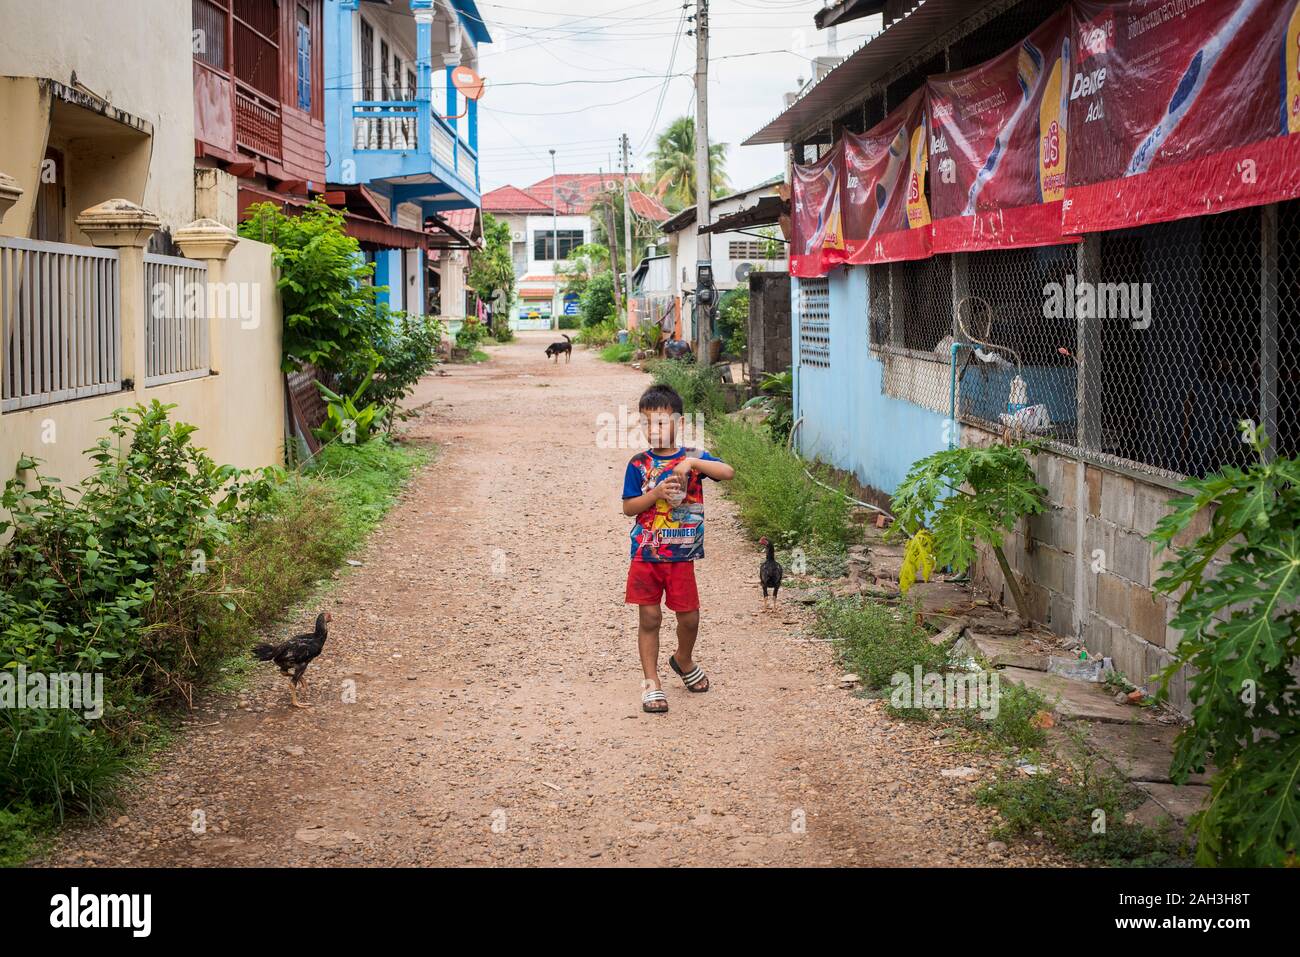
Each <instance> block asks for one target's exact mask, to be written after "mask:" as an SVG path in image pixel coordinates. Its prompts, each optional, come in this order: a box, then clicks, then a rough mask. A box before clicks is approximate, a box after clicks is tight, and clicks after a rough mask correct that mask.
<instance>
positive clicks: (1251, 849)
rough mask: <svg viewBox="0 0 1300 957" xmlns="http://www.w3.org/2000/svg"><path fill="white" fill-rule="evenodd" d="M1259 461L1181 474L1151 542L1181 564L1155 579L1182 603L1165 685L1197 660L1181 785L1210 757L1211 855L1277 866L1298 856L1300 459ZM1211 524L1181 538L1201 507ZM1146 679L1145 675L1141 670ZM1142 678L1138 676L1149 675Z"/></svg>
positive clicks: (1254, 443) (1254, 438)
mask: <svg viewBox="0 0 1300 957" xmlns="http://www.w3.org/2000/svg"><path fill="white" fill-rule="evenodd" d="M1241 426H1242V433H1243V437H1244V438H1245V440H1246V441H1247V442H1248V443H1249V445H1250V447H1251V448H1252V449H1253V451H1254V452H1255V454H1256V456H1257V458H1256V461H1254V462H1253V463H1252V464H1250V465H1248V466H1246V467H1245V468H1237V467H1233V466H1227V467H1224V468H1223V469H1221V470H1220V471H1219V473H1218V474H1215V475H1210V476H1207V477H1206V478H1203V479H1196V478H1193V479H1188V480H1187V481H1186V482H1184V483H1183V488H1184V490H1185V492H1186V494H1185V495H1183V496H1180V497H1179V498H1176V499H1174V500H1173V501H1171V502H1170V503H1169V505H1170V514H1168V515H1167V516H1165V517H1164V518H1163V519H1161V521H1160V523H1159V524H1158V525H1157V526H1156V529H1155V532H1154V533H1153V534H1152V536H1151V539H1152V540H1153V541H1154V542H1156V543H1157V544H1158V545H1160V546H1162V547H1163V548H1165V549H1169V550H1170V552H1169V558H1170V560H1169V561H1168V562H1167V563H1166V564H1165V565H1164V567H1163V569H1162V572H1163V574H1162V576H1161V578H1160V579H1159V580H1158V581H1157V582H1156V583H1155V588H1156V590H1157V591H1159V592H1163V593H1164V594H1167V595H1169V596H1170V597H1171V598H1173V599H1176V600H1177V602H1178V611H1177V614H1176V615H1175V617H1174V619H1173V621H1172V622H1171V623H1170V624H1171V626H1172V627H1173V628H1175V629H1177V630H1178V631H1179V632H1180V633H1181V637H1180V638H1179V641H1178V646H1177V648H1176V649H1175V651H1174V659H1173V661H1172V662H1171V663H1170V664H1169V665H1168V667H1167V668H1166V669H1165V670H1164V672H1163V673H1162V674H1161V676H1160V682H1161V693H1162V694H1167V693H1168V688H1169V683H1170V682H1171V681H1173V680H1174V679H1175V678H1176V677H1177V676H1178V675H1179V674H1180V672H1183V671H1184V669H1186V673H1187V674H1188V675H1189V678H1188V684H1189V696H1190V698H1191V701H1192V723H1191V724H1190V725H1188V726H1187V727H1186V728H1184V729H1183V730H1182V731H1181V732H1180V733H1179V735H1178V739H1177V741H1176V743H1175V747H1174V761H1173V767H1172V770H1171V773H1172V776H1173V779H1174V780H1175V781H1176V782H1179V783H1181V782H1183V781H1185V780H1186V779H1187V776H1188V775H1189V774H1190V773H1191V772H1192V771H1204V770H1205V769H1206V768H1207V767H1208V766H1210V765H1213V766H1214V767H1216V768H1217V769H1218V770H1217V771H1216V773H1215V775H1214V778H1213V780H1212V781H1211V788H1212V797H1211V799H1210V801H1209V802H1208V803H1207V805H1206V807H1205V809H1204V810H1203V811H1201V812H1200V813H1199V814H1197V815H1196V817H1195V818H1194V819H1193V822H1192V825H1193V828H1194V829H1195V830H1196V833H1197V838H1198V840H1197V860H1198V863H1201V864H1223V865H1230V866H1234V867H1242V866H1253V867H1261V866H1279V865H1292V866H1294V865H1295V864H1296V863H1297V853H1300V783H1297V782H1300V709H1298V708H1297V704H1298V703H1300V702H1297V698H1296V668H1295V663H1296V661H1297V659H1298V658H1300V617H1298V616H1297V612H1296V608H1297V605H1298V604H1300V576H1297V569H1298V568H1300V459H1296V458H1273V457H1272V456H1271V455H1270V454H1269V453H1268V439H1267V437H1265V436H1264V435H1262V434H1260V433H1258V432H1257V431H1256V429H1255V428H1254V427H1253V426H1251V425H1250V424H1249V423H1246V422H1243V423H1241ZM1205 512H1208V514H1209V515H1210V521H1209V525H1208V528H1207V529H1206V530H1205V531H1204V532H1203V533H1202V534H1200V535H1199V536H1197V537H1196V538H1195V539H1194V540H1193V541H1191V542H1190V543H1186V544H1180V543H1179V542H1180V539H1181V538H1182V537H1183V536H1184V535H1185V534H1186V531H1187V529H1188V528H1190V527H1192V523H1193V520H1194V519H1196V517H1197V516H1198V515H1201V514H1202V513H1205ZM1135 677H1137V676H1135ZM1139 680H1141V679H1140V678H1139Z"/></svg>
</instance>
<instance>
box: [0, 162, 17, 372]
mask: <svg viewBox="0 0 1300 957" xmlns="http://www.w3.org/2000/svg"><path fill="white" fill-rule="evenodd" d="M22 194H23V188H22V187H21V186H19V185H18V180H16V179H14V178H13V177H12V176H10V175H9V174H8V173H0V223H2V222H4V218H5V213H7V212H9V210H10V209H11V208H12V207H13V205H14V203H16V202H18V197H20V196H22ZM3 308H5V303H3V302H0V309H3ZM4 372H5V350H4V349H0V377H3V376H4Z"/></svg>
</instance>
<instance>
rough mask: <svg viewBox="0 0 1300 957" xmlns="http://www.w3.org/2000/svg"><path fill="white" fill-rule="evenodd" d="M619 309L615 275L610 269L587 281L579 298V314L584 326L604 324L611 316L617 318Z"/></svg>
mask: <svg viewBox="0 0 1300 957" xmlns="http://www.w3.org/2000/svg"><path fill="white" fill-rule="evenodd" d="M617 313H618V308H617V306H616V304H615V300H614V274H613V273H612V272H610V271H609V270H608V269H607V270H605V271H604V272H599V273H596V274H595V275H594V276H592V277H591V278H590V279H588V280H587V284H586V285H585V286H584V287H583V289H582V293H581V294H580V295H579V296H578V314H579V315H580V316H581V317H582V324H583V325H584V326H594V325H597V324H599V323H603V322H605V321H606V320H608V319H609V318H610V317H611V316H616V315H617Z"/></svg>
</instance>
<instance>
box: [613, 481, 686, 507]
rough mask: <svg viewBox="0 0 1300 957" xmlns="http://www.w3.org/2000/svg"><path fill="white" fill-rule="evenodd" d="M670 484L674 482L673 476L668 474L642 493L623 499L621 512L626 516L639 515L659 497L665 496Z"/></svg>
mask: <svg viewBox="0 0 1300 957" xmlns="http://www.w3.org/2000/svg"><path fill="white" fill-rule="evenodd" d="M672 484H675V483H674V479H673V477H671V476H670V477H669V478H666V479H664V481H662V482H660V483H659V484H658V485H656V486H655V487H654V488H652V489H651V490H650V491H648V492H646V493H644V494H642V495H634V496H632V497H631V498H625V499H623V514H624V515H628V516H632V515H640V514H641V513H642V512H644V511H645V510H646V509H648V508H650V507H652V506H653V505H654V503H655V502H657V501H659V500H660V499H661V498H667V497H668V493H669V491H671V489H670V485H672Z"/></svg>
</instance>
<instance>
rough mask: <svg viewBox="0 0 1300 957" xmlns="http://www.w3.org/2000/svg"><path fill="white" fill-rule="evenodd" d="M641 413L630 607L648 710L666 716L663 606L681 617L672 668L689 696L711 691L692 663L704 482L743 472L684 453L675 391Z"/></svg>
mask: <svg viewBox="0 0 1300 957" xmlns="http://www.w3.org/2000/svg"><path fill="white" fill-rule="evenodd" d="M638 410H639V411H640V413H641V418H642V424H643V425H644V427H645V430H646V435H647V437H648V438H649V441H650V448H649V449H648V450H647V451H645V452H641V453H639V454H637V455H634V456H632V460H631V461H630V462H628V463H627V472H626V473H625V475H624V478H623V514H624V515H628V516H635V517H636V523H635V524H634V525H633V526H632V563H631V566H630V567H629V568H628V573H627V603H628V604H629V605H636V606H637V614H638V621H637V649H638V651H639V652H640V654H641V670H642V672H643V673H644V675H645V680H644V681H643V682H642V688H643V691H644V693H643V694H642V696H641V708H642V710H644V711H648V712H650V713H651V714H662V713H664V712H665V711H667V710H668V698H667V696H666V695H665V694H664V692H663V689H662V688H661V687H660V686H659V626H660V624H661V623H662V622H663V612H662V611H661V610H660V602H661V601H662V603H663V604H665V605H667V606H668V609H669V610H670V611H672V612H674V613H675V614H676V616H677V650H676V651H675V652H674V653H673V654H672V655H670V656H669V658H668V664H669V666H670V667H671V668H672V669H673V671H675V672H676V673H677V674H678V675H680V676H681V679H682V683H683V684H685V685H686V690H688V691H692V692H696V693H699V692H704V691H708V690H709V679H708V678H707V677H705V674H704V670H703V669H702V668H700V667H699V666H698V665H696V664H695V659H694V657H693V654H694V650H695V638H696V635H697V634H698V632H699V627H700V596H699V593H698V592H697V591H696V587H695V564H694V563H695V560H696V559H699V558H703V557H704V481H703V480H704V479H705V478H711V479H713V480H715V481H719V482H726V481H729V480H730V479H732V478H733V477H734V476H735V474H736V472H735V469H733V468H732V467H731V466H730V465H727V464H726V463H725V462H723V461H721V460H720V459H716V458H714V457H713V456H712V455H710V454H709V453H708V452H705V451H703V450H702V449H687V448H682V447H681V445H680V444H679V441H678V437H679V435H680V431H679V430H680V428H681V422H682V397H681V396H679V395H678V394H677V393H676V392H674V391H673V390H672V389H670V388H669V387H668V386H664V385H656V386H651V387H650V388H649V389H647V390H646V391H645V393H644V394H643V395H642V396H641V401H640V402H639V403H638Z"/></svg>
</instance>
